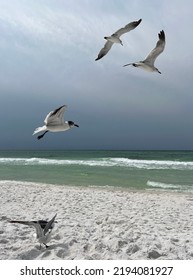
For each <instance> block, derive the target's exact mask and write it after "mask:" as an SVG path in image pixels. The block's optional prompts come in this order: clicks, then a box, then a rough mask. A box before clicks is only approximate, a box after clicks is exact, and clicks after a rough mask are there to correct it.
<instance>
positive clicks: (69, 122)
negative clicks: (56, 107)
mask: <svg viewBox="0 0 193 280" xmlns="http://www.w3.org/2000/svg"><path fill="white" fill-rule="evenodd" d="M68 124H69V126H70V127H73V126H76V127H79V125H77V124H75V123H74V122H72V121H68Z"/></svg>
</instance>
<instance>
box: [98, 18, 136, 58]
mask: <svg viewBox="0 0 193 280" xmlns="http://www.w3.org/2000/svg"><path fill="white" fill-rule="evenodd" d="M141 21H142V19H140V20H138V21H133V22H130V23H128V24H127V25H125V27H122V28H120V29H119V30H117V31H116V32H115V33H113V34H112V35H111V36H109V37H104V39H106V40H107V42H106V43H105V45H104V47H103V48H102V49H101V50H100V52H99V54H98V57H97V58H96V59H95V60H99V59H101V58H102V57H103V56H105V55H106V54H107V53H108V51H109V50H110V49H111V47H112V45H113V43H117V44H121V45H123V43H122V41H121V39H120V36H121V35H123V34H124V33H127V32H129V31H131V30H133V29H135V28H136V27H137V26H138V25H139V24H140V22H141Z"/></svg>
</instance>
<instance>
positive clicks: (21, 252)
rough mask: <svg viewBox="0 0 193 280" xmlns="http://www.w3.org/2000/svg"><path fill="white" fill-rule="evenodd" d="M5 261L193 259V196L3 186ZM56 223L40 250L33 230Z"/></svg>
mask: <svg viewBox="0 0 193 280" xmlns="http://www.w3.org/2000/svg"><path fill="white" fill-rule="evenodd" d="M0 213H1V215H0V248H1V250H0V259H1V260H2V259H12V260H14V259H25V260H33V259H54V260H57V259H68V260H73V259H78V260H82V259H87V260H92V259H94V260H97V259H100V260H103V259H106V260H108V259H116V260H120V259H131V260H136V259H138V260H140V259H143V260H148V259H161V260H171V259H173V260H176V259H181V260H185V259H193V238H192V234H193V195H192V194H190V193H175V192H173V193H168V192H163V191H162V192H152V191H136V192H135V191H126V190H122V189H118V188H112V189H111V188H105V189H104V187H103V188H102V187H90V188H81V187H70V186H54V185H48V184H39V183H29V182H16V181H0ZM55 213H57V224H56V225H55V228H54V230H53V236H52V239H51V241H50V243H49V244H48V245H50V247H49V248H47V249H46V248H42V249H41V250H40V249H39V244H38V242H37V240H36V239H35V237H34V233H35V230H34V228H31V227H28V226H24V225H21V224H11V223H9V220H10V219H17V220H39V219H50V218H52V217H53V216H54V214H55Z"/></svg>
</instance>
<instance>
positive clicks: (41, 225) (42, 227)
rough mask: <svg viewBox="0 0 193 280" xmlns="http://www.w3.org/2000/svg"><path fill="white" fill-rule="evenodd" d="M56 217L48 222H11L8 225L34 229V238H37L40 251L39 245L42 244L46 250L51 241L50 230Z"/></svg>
mask: <svg viewBox="0 0 193 280" xmlns="http://www.w3.org/2000/svg"><path fill="white" fill-rule="evenodd" d="M56 215H57V214H56ZM56 215H55V216H54V217H53V218H52V219H51V220H50V221H45V220H39V221H14V220H11V221H10V223H18V224H23V225H26V226H33V227H35V229H36V237H37V240H38V242H39V243H40V249H41V244H44V245H45V246H46V248H48V247H49V246H48V245H47V243H48V242H49V241H50V239H51V234H52V229H53V227H54V222H55V218H56Z"/></svg>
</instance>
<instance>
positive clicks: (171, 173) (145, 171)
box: [0, 150, 193, 191]
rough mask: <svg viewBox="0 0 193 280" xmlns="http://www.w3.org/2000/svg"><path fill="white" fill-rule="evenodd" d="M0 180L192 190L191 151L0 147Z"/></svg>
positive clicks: (192, 152)
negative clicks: (2, 149)
mask: <svg viewBox="0 0 193 280" xmlns="http://www.w3.org/2000/svg"><path fill="white" fill-rule="evenodd" d="M0 180H19V181H30V182H42V183H52V184H62V185H73V186H101V187H107V186H114V187H124V188H131V189H152V190H153V189H155V190H156V189H162V190H165V191H166V190H174V191H193V151H114V150H113V151H109V150H108V151H103V150H102V151H75V150H73V151H59V150H57V151H55V150H49V151H32V150H25V151H18V150H17V151H0Z"/></svg>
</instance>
